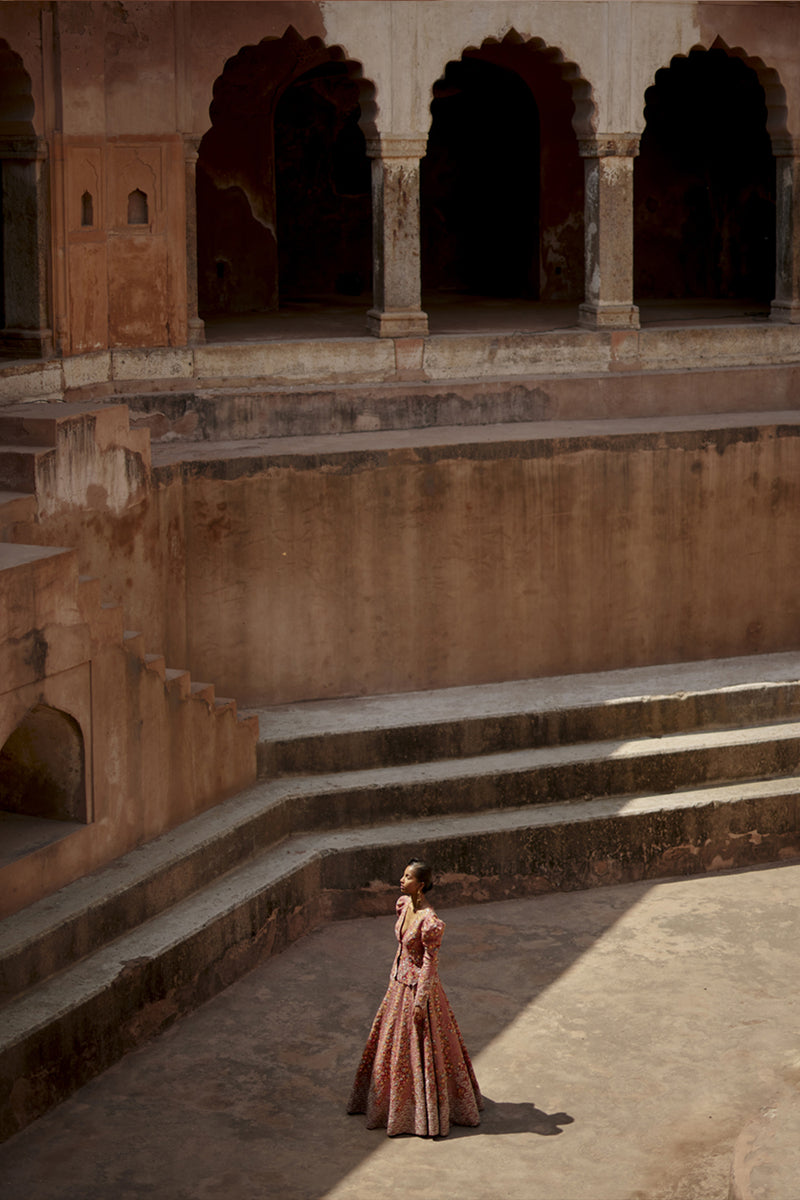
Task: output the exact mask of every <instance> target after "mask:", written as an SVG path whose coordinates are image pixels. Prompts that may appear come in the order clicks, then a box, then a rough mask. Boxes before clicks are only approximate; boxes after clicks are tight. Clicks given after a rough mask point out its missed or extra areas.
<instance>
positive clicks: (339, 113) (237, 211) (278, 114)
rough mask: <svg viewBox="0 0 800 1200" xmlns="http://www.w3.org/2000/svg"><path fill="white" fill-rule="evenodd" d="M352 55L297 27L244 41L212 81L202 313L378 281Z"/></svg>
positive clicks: (203, 202) (268, 304)
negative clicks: (250, 42) (373, 273)
mask: <svg viewBox="0 0 800 1200" xmlns="http://www.w3.org/2000/svg"><path fill="white" fill-rule="evenodd" d="M356 75H357V72H356V69H355V64H352V63H349V62H346V61H344V60H343V59H342V57H341V54H340V53H338V52H337V51H336V49H335V48H333V49H329V48H328V47H325V46H324V45H323V44H322V43H321V42H319V41H318V40H317V39H311V40H310V41H306V40H304V39H303V38H301V37H300V35H299V34H298V33H297V32H296V31H295V30H293V29H289V30H288V31H287V33H286V34H285V35H284V36H283V37H282V38H272V39H264V41H262V42H260V43H259V44H258V45H257V46H246V47H244V48H243V49H242V50H241V51H240V52H239V54H237V55H236V56H235V57H234V58H232V59H230V60H229V61H228V62H227V63H226V65H225V70H224V71H223V73H222V75H221V76H220V77H219V79H218V80H217V81H216V84H215V86H214V99H213V103H212V105H211V110H210V112H211V121H212V125H211V129H210V130H209V131H208V133H207V134H206V136H205V137H204V138H203V140H202V142H201V144H200V150H199V157H198V163H197V258H198V296H199V308H200V312H201V314H202V315H203V316H211V315H215V314H216V315H221V314H236V313H248V312H270V311H272V312H274V311H276V310H277V309H278V307H279V304H280V302H281V300H283V299H293V300H297V299H301V298H307V297H320V296H324V297H328V298H331V297H335V296H336V295H337V294H338V295H342V296H353V295H360V294H361V293H362V292H368V291H369V289H370V286H371V199H370V163H369V159H368V158H367V156H366V147H365V142H364V136H363V134H362V132H361V129H360V127H359V124H358V122H359V118H360V116H361V107H360V100H361V98H362V92H363V90H364V88H365V87H367V88H368V87H369V86H370V85H368V84H365V83H364V81H363V80H360V79H358V78H356Z"/></svg>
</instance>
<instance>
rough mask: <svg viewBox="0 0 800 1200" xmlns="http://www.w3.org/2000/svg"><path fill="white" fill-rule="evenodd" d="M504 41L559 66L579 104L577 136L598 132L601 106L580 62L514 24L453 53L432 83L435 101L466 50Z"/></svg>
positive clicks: (574, 117) (575, 118)
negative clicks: (439, 87)
mask: <svg viewBox="0 0 800 1200" xmlns="http://www.w3.org/2000/svg"><path fill="white" fill-rule="evenodd" d="M502 45H510V46H525V47H528V48H529V49H530V51H531V52H532V53H534V54H538V55H539V56H541V57H542V58H544V59H545V60H546V61H548V62H550V63H552V64H553V65H554V66H556V67H557V68H558V73H559V75H560V76H561V78H562V79H563V80H564V82H565V83H566V84H568V86H569V88H570V92H571V93H572V102H573V104H574V106H575V111H574V113H573V115H572V127H573V129H574V130H575V134H576V136H577V137H578V138H587V137H591V136H592V135H593V134H594V133H595V132H596V116H597V109H596V106H595V103H594V98H593V94H592V85H591V84H590V83H589V81H588V79H586V78H585V77H584V75H583V73H582V72H581V69H580V67H579V65H578V64H577V63H575V62H572V61H571V60H569V59H567V58H565V56H564V52H563V50H561V49H560V48H559V47H558V46H549V45H548V44H547V42H545V41H544V40H543V39H542V38H540V37H535V36H532V35H525V34H522V33H519V32H518V31H517V30H516V29H515V28H514V27H513V26H511V27H510V28H509V29H508V30H507V31H506V33H505V34H503V36H502V37H495V36H494V35H491V36H489V37H485V38H484V39H483V41H482V42H481V44H480V45H479V46H476V45H473V44H472V43H468V44H467V45H464V46H462V48H461V50H460V51H459V52H458V54H457V55H450V56H449V57H448V59H447V61H446V62H445V63H444V66H443V67H442V70H441V72H440V73H439V75H438V77H437V78H436V79H435V80H434V82H433V85H432V86H431V103H432V102H433V90H434V88H435V87H436V85H437V84H438V83H439V82H441V81H442V80H443V79H444V75H445V71H446V69H447V64H448V63H450V62H457V61H458V60H459V59H463V57H464V55H465V54H476V53H478V52H479V51H481V50H482V49H483V48H484V47H487V46H502Z"/></svg>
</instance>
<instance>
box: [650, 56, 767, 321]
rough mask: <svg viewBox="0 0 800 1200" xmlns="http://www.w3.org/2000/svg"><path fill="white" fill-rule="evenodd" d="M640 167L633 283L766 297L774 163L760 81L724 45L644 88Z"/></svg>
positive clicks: (668, 292) (683, 292)
mask: <svg viewBox="0 0 800 1200" xmlns="http://www.w3.org/2000/svg"><path fill="white" fill-rule="evenodd" d="M644 114H645V120H646V122H647V124H646V128H645V131H644V134H643V136H642V140H641V149H640V154H639V157H638V158H637V160H636V163H635V166H634V290H635V296H636V299H638V300H647V299H698V298H707V299H742V300H751V301H755V302H757V303H768V302H769V301H770V300H771V299H772V296H773V294H774V288H775V161H774V158H773V155H772V146H771V142H770V137H769V134H768V132H767V105H766V100H765V95H764V89H763V87H762V85H761V83H760V82H759V78H758V75H757V74H756V72H755V70H753V69H752V68H751V67H750V66H748V65H747V64H746V63H745V62H743V61H742V59H741V58H738V57H734V56H732V55H729V54H728V53H727V52H726V51H725V50H724V49H721V48H712V49H711V50H692V51H691V53H690V54H689V55H688V56H687V57H685V58H674V59H673V60H672V62H671V63H670V66H669V68H665V69H664V70H661V71H659V72H658V73H657V75H656V81H655V84H654V86H653V87H651V88H648V90H647V93H646V95H645V110H644Z"/></svg>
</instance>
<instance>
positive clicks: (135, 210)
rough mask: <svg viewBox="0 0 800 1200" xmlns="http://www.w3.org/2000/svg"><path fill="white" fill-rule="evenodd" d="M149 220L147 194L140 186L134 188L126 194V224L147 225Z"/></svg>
mask: <svg viewBox="0 0 800 1200" xmlns="http://www.w3.org/2000/svg"><path fill="white" fill-rule="evenodd" d="M149 220H150V217H149V216H148V212H147V195H146V193H145V192H143V191H142V190H141V189H140V188H135V189H134V191H132V192H131V194H130V195H129V196H128V224H129V225H147V223H148V221H149Z"/></svg>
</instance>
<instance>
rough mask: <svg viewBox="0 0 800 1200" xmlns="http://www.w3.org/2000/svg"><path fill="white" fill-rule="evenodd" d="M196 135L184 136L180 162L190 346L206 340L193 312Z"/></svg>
mask: <svg viewBox="0 0 800 1200" xmlns="http://www.w3.org/2000/svg"><path fill="white" fill-rule="evenodd" d="M199 148H200V138H196V137H188V136H184V139H183V164H184V181H185V188H186V317H187V323H186V324H187V338H188V343H189V345H190V346H198V345H201V344H202V343H203V342H204V341H205V340H206V327H205V322H204V321H201V319H200V317H199V315H198V312H197V189H196V175H197V153H198V150H199Z"/></svg>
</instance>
